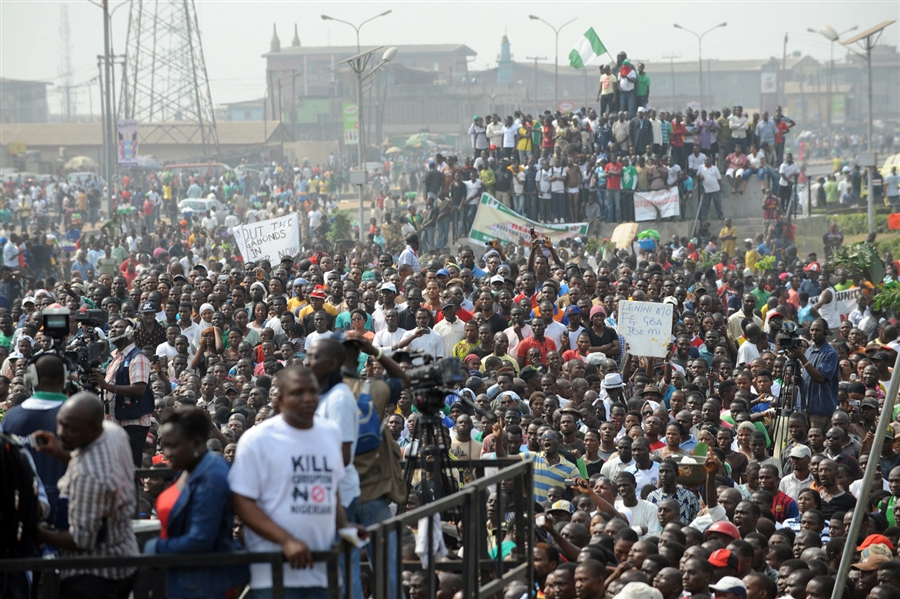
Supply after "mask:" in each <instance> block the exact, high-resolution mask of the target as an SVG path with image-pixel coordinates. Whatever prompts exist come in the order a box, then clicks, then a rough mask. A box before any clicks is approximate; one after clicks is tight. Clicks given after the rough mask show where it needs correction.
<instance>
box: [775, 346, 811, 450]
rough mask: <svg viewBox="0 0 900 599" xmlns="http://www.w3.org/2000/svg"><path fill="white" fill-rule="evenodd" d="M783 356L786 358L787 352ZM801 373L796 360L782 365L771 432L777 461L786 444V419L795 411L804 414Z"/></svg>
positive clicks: (790, 359)
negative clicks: (779, 390)
mask: <svg viewBox="0 0 900 599" xmlns="http://www.w3.org/2000/svg"><path fill="white" fill-rule="evenodd" d="M784 355H785V356H788V354H787V352H785V354H784ZM801 372H802V369H801V368H800V362H798V361H797V359H796V358H788V360H787V362H786V363H785V365H784V376H783V378H782V381H783V382H782V385H781V392H780V393H779V397H778V401H777V402H776V406H775V424H774V425H773V430H772V442H773V444H774V451H773V455H774V457H775V458H777V459H781V453H782V451H783V450H784V448H785V446H786V445H787V442H788V436H789V433H788V419H789V418H790V415H791V414H792V413H793V412H794V411H795V410H799V411H800V412H803V413H805V412H806V405H805V404H806V402H805V401H804V400H803V394H802V393H801V389H800V384H801V378H800V375H801Z"/></svg>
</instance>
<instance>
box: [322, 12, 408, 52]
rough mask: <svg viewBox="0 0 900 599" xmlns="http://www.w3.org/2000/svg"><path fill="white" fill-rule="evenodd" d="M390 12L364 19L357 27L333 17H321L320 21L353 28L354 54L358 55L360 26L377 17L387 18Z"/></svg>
mask: <svg viewBox="0 0 900 599" xmlns="http://www.w3.org/2000/svg"><path fill="white" fill-rule="evenodd" d="M392 12H394V11H392V10H386V11H384V12H383V13H381V14H378V15H375V16H374V17H370V18H368V19H366V20H365V21H363V22H362V23H360V24H359V25H354V24H353V23H351V22H349V21H342V20H341V19H335V18H334V17H329V16H328V15H322V20H323V21H336V22H338V23H343V24H344V25H350V27H353V29H354V30H355V31H356V53H357V54H359V30H360V29H362V26H363V25H365V24H366V23H368V22H369V21H374V20H375V19H377V18H378V17H384V16H387V15H389V14H391V13H392Z"/></svg>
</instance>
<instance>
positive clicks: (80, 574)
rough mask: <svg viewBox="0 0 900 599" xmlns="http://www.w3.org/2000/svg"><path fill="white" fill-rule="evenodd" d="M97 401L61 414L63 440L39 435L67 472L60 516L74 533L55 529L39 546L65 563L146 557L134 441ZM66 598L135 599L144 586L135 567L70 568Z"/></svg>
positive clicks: (77, 401) (89, 396) (43, 531)
mask: <svg viewBox="0 0 900 599" xmlns="http://www.w3.org/2000/svg"><path fill="white" fill-rule="evenodd" d="M103 412H104V409H103V404H102V403H101V402H100V400H99V399H98V398H97V396H96V395H94V394H93V393H89V392H84V393H78V394H77V395H74V396H73V397H71V398H69V399H68V400H67V401H66V402H65V403H64V404H63V406H62V408H60V410H59V414H58V415H57V429H56V430H57V432H58V433H59V438H57V437H56V435H54V434H53V433H52V432H49V431H38V432H36V433H35V436H36V437H38V439H39V445H38V451H40V452H42V453H46V454H47V455H49V456H51V457H54V458H56V459H58V460H60V461H62V462H63V463H65V464H66V465H67V466H66V473H65V474H64V475H63V476H62V478H61V479H60V480H59V492H60V499H59V506H58V509H59V515H58V516H57V520H60V519H61V518H65V521H66V523H67V524H68V529H67V530H57V529H54V528H51V527H49V526H48V525H47V524H41V525H40V527H39V528H38V533H37V536H38V540H39V541H41V542H43V543H47V544H49V545H53V546H55V547H57V548H59V549H60V550H61V552H62V555H63V557H99V556H111V557H118V556H129V555H137V554H138V546H137V540H136V539H135V536H134V530H132V528H131V518H132V516H133V515H134V509H135V502H136V498H135V487H134V468H133V466H132V464H131V461H130V460H129V459H128V445H129V441H128V436H127V435H126V434H125V431H123V430H122V429H121V428H120V427H119V426H116V425H115V424H113V423H112V422H110V421H109V420H105V419H104V413H103ZM60 577H61V578H62V581H61V583H60V589H59V596H60V597H66V598H67V599H118V598H121V597H128V595H129V593H130V592H131V588H132V587H133V586H134V583H135V581H136V580H137V572H136V570H135V568H115V567H104V566H101V567H99V568H96V569H92V570H83V569H82V570H63V571H62V573H61V575H60Z"/></svg>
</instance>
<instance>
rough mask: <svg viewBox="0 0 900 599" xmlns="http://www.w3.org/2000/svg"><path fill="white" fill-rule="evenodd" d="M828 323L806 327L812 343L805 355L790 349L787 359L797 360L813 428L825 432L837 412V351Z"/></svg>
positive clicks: (819, 321)
mask: <svg viewBox="0 0 900 599" xmlns="http://www.w3.org/2000/svg"><path fill="white" fill-rule="evenodd" d="M827 335H828V323H827V322H825V320H824V319H822V318H817V319H815V320H814V321H813V323H812V325H811V326H810V328H809V336H810V338H811V340H812V343H811V344H810V346H809V348H808V349H807V350H806V352H805V353H804V351H803V349H801V348H795V349H793V350H791V352H790V356H791V358H793V359H795V360H799V362H800V368H801V370H802V375H803V383H802V386H801V389H802V398H803V401H804V403H805V406H804V407H806V408H807V409H808V413H809V419H810V422H812V425H813V426H814V427H818V428H821V429H822V430H828V427H829V425H830V423H831V420H830V419H831V415H832V414H833V413H834V411H835V410H836V409H837V396H838V382H839V378H840V377H839V376H838V374H839V373H838V364H839V362H840V359H839V358H838V354H837V352H836V351H835V350H834V348H833V347H831V345H830V344H829V343H828V339H827V338H826V337H827Z"/></svg>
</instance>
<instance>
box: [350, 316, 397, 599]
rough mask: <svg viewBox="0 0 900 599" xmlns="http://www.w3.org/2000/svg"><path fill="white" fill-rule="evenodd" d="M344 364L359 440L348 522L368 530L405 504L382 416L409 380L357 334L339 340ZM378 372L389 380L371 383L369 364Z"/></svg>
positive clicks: (391, 545)
mask: <svg viewBox="0 0 900 599" xmlns="http://www.w3.org/2000/svg"><path fill="white" fill-rule="evenodd" d="M344 351H345V352H346V359H345V361H344V367H343V370H342V374H343V380H344V384H346V385H347V386H348V387H349V388H350V390H351V391H352V392H353V394H354V395H355V396H356V401H357V406H358V408H359V413H360V417H359V439H358V441H357V445H356V455H355V456H354V458H353V465H354V466H355V467H356V471H357V472H358V474H359V502H358V503H357V505H356V514H355V519H354V522H356V523H357V524H361V525H363V526H371V525H373V524H378V523H379V522H382V521H384V520H387V519H389V518H391V517H392V516H393V514H392V512H391V509H390V503H391V502H394V503H397V504H398V505H399V504H401V502H404V501H406V483H405V481H404V479H403V471H402V469H401V467H400V461H401V456H400V446H399V445H397V442H396V441H394V439H393V438H392V437H391V435H390V432H389V431H388V430H387V425H386V424H384V423H383V422H382V418H381V416H382V414H384V412H385V408H386V407H387V406H388V405H389V404H396V403H397V401H398V400H399V399H400V392H401V391H402V390H403V389H405V388H406V387H408V386H409V377H408V376H407V375H406V371H404V370H403V369H402V368H401V367H400V365H399V364H397V362H395V361H394V360H392V359H391V358H389V357H388V356H386V355H384V353H383V352H382V351H381V350H380V349H378V348H376V347H375V346H373V345H372V343H371V342H370V341H369V340H367V339H366V338H365V337H363V336H362V334H360V333H359V332H357V331H350V332H347V333H346V334H345V335H344ZM361 354H366V355H367V358H366V361H365V369H364V370H363V372H362V377H360V372H359V369H360V364H359V358H360V355H361ZM375 362H378V363H379V364H381V366H382V367H383V368H384V371H385V373H386V374H387V376H388V377H389V378H387V379H386V380H371V377H369V376H368V375H369V372H370V371H371V368H372V367H373V365H374V363H375ZM396 544H397V539H396V537H395V536H392V537H391V538H389V539H388V555H390V556H391V559H394V557H395V556H396ZM388 576H389V581H390V582H389V586H390V589H391V591H390V593H389V595H390V596H394V589H396V586H397V580H396V579H397V568H396V565H394V566H392V567H391V568H389V569H388Z"/></svg>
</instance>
